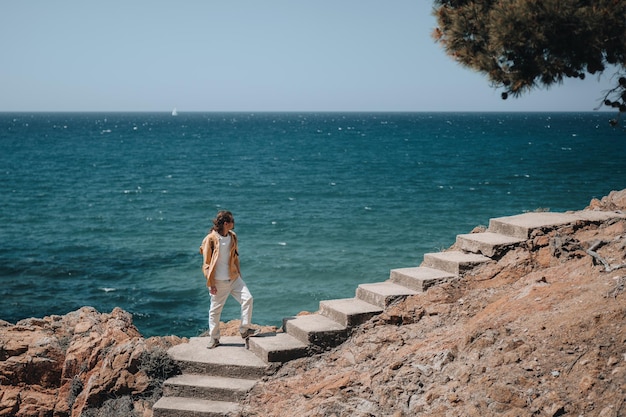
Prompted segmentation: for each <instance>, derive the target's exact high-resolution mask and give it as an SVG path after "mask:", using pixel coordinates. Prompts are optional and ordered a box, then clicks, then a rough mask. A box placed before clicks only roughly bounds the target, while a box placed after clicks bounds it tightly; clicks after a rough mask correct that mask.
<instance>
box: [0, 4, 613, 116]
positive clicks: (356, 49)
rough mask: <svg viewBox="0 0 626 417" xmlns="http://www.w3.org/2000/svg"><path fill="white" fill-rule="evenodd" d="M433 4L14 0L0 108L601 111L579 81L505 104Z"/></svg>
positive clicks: (1, 31)
mask: <svg viewBox="0 0 626 417" xmlns="http://www.w3.org/2000/svg"><path fill="white" fill-rule="evenodd" d="M431 9H432V2H431V1H428V0H412V1H408V0H393V1H382V0H378V1H373V0H339V1H338V0H334V1H330V0H316V1H294V0H290V1H287V0H264V1H260V0H246V1H238V0H221V1H214V0H187V1H185V0H181V1H173V0H170V1H160V0H150V1H147V0H123V1H120V0H110V1H97V2H96V1H87V0H67V1H66V0H55V1H52V0H38V1H35V0H16V1H4V2H3V3H2V6H0V46H1V48H0V50H1V51H2V58H1V64H0V111H171V109H172V108H173V107H177V108H178V110H179V112H183V111H518V110H529V111H533V110H537V111H570V110H572V111H591V110H593V109H594V107H596V105H597V103H598V99H599V98H601V97H600V96H601V93H602V91H603V90H605V89H606V88H607V86H608V82H609V75H610V74H607V75H605V76H604V77H603V78H602V80H601V81H600V82H599V81H598V79H597V78H596V77H591V76H589V77H587V80H585V81H579V80H570V81H568V82H566V83H565V84H564V85H562V86H557V87H554V88H552V89H550V90H548V91H540V90H537V91H535V92H533V93H531V94H530V95H527V96H526V97H523V98H521V99H509V100H506V101H503V100H501V99H500V92H499V91H496V90H494V89H492V88H491V87H490V86H489V84H488V82H487V81H486V79H485V78H484V77H483V76H481V75H479V74H477V73H474V72H472V71H470V70H467V69H465V68H463V67H461V66H459V65H458V64H456V63H455V62H453V61H452V60H451V59H450V58H448V57H447V56H446V55H445V54H444V52H443V50H442V49H441V48H440V47H439V46H438V45H436V44H435V43H434V42H433V40H432V38H431V37H430V33H431V31H432V29H433V27H435V19H434V17H433V16H432V14H431Z"/></svg>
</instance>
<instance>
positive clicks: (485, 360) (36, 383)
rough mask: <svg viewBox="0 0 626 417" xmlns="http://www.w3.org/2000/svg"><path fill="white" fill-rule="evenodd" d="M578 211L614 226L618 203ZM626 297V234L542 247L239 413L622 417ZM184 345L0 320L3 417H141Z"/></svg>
mask: <svg viewBox="0 0 626 417" xmlns="http://www.w3.org/2000/svg"><path fill="white" fill-rule="evenodd" d="M587 209H589V210H610V211H614V210H622V211H623V210H625V209H626V190H623V191H620V192H613V193H611V194H610V195H609V196H607V197H605V198H603V199H602V200H593V201H592V202H591V204H590V206H589V207H588V208H587ZM451 249H454V247H453V248H451ZM625 287H626V221H625V220H621V221H609V222H598V223H595V224H588V225H585V226H577V225H574V226H568V227H562V228H560V229H557V230H553V231H550V232H549V233H545V234H537V235H536V236H533V237H532V239H530V240H529V241H528V242H527V243H526V245H524V246H522V247H518V248H516V249H514V250H511V251H509V252H507V253H506V254H504V255H503V256H502V257H501V258H500V259H498V262H497V263H492V264H489V265H485V266H482V267H480V268H479V269H478V270H475V271H473V273H472V274H471V275H469V276H466V277H465V278H464V279H462V280H459V281H454V282H450V283H446V284H442V285H439V286H437V287H433V288H431V289H429V290H428V291H427V292H425V293H422V294H419V295H416V296H412V297H409V298H407V299H405V300H404V301H402V302H400V303H398V304H396V305H394V306H393V307H392V308H391V309H388V310H387V311H385V312H384V313H383V314H382V315H380V316H378V317H375V318H373V319H372V320H370V321H369V322H367V323H366V324H364V325H362V326H361V327H359V328H357V329H356V331H355V332H354V333H353V334H352V335H351V337H350V338H349V339H348V341H347V342H345V343H343V344H342V345H341V346H339V347H337V348H335V349H333V350H331V351H328V352H325V353H323V354H320V355H317V356H314V357H309V358H303V359H298V360H295V361H292V362H289V363H287V364H285V365H283V366H282V367H281V368H280V369H278V371H277V372H276V373H275V374H274V375H272V376H269V377H267V378H265V379H264V380H263V381H261V382H260V383H258V384H257V385H256V387H255V388H254V389H253V390H252V392H251V393H250V394H249V395H248V397H247V398H246V400H245V402H244V408H243V414H244V415H247V416H285V415H293V416H397V417H399V416H413V415H420V416H488V415H494V416H495V415H498V416H500V415H503V416H550V417H557V416H568V415H571V416H601V417H613V416H625V415H626V403H625V398H626V289H625ZM231 327H232V326H231ZM235 327H236V326H235ZM233 328H234V327H233ZM226 332H227V331H226ZM226 332H225V334H226ZM183 342H186V340H184V339H181V338H178V337H174V336H166V337H158V338H149V339H145V338H143V337H141V335H140V334H139V332H138V331H137V329H136V328H135V327H134V326H133V324H132V319H131V316H130V314H128V313H126V312H124V311H122V310H120V309H115V310H113V311H112V312H111V313H110V314H104V313H99V312H97V311H95V310H94V309H92V308H88V307H85V308H82V309H80V310H78V311H75V312H72V313H69V314H67V315H65V316H50V317H45V318H43V319H27V320H22V321H20V322H18V323H16V324H11V323H7V322H2V321H0V416H18V417H21V416H55V417H66V416H73V417H76V416H86V417H96V416H144V417H148V416H150V415H151V409H150V407H151V404H152V403H153V402H154V401H155V399H156V398H157V397H158V396H160V393H161V382H162V381H163V380H164V379H165V378H166V377H167V376H168V375H172V374H174V373H176V371H177V370H176V367H175V365H174V364H173V363H172V362H171V360H169V358H168V356H167V355H166V353H165V352H166V349H168V348H169V347H171V346H173V345H175V344H178V343H183Z"/></svg>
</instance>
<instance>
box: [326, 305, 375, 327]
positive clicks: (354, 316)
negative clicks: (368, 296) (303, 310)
mask: <svg viewBox="0 0 626 417" xmlns="http://www.w3.org/2000/svg"><path fill="white" fill-rule="evenodd" d="M382 312H383V309H382V308H381V307H379V306H377V305H375V304H371V303H368V302H367V301H364V300H361V299H358V298H343V299H335V300H323V301H320V314H322V315H323V316H326V317H328V318H330V319H331V320H334V321H336V322H338V323H340V324H341V325H342V326H346V327H354V326H358V325H360V324H363V323H364V322H366V321H367V320H369V319H370V318H372V317H373V316H375V315H378V314H380V313H382Z"/></svg>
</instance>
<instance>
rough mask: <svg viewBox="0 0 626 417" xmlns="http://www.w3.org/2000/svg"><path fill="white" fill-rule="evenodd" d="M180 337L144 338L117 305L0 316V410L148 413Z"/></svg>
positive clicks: (58, 414) (61, 415)
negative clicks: (105, 309) (16, 318)
mask: <svg viewBox="0 0 626 417" xmlns="http://www.w3.org/2000/svg"><path fill="white" fill-rule="evenodd" d="M181 342H183V339H180V338H178V337H173V336H170V337H155V338H149V339H144V338H143V337H142V336H141V335H140V334H139V332H138V331H137V329H136V328H135V326H134V325H133V324H132V318H131V315H130V314H129V313H127V312H125V311H123V310H121V309H119V308H116V309H114V310H113V311H112V312H111V313H110V314H102V313H99V312H97V311H96V310H95V309H93V308H90V307H83V308H81V309H80V310H77V311H74V312H72V313H69V314H66V315H64V316H49V317H45V318H43V319H34V318H31V319H25V320H22V321H20V322H18V323H16V324H15V325H12V324H10V323H8V322H4V321H0V416H15V417H21V416H54V417H66V416H72V417H78V416H98V415H111V413H109V414H106V413H104V411H103V412H100V411H99V410H100V409H102V410H108V411H109V412H111V411H113V412H114V413H115V414H114V415H138V416H141V415H144V416H149V415H151V414H152V413H151V405H152V403H153V402H154V401H155V400H156V398H158V396H160V393H161V381H162V380H163V379H165V378H166V377H167V376H168V375H169V374H172V373H175V372H176V370H175V369H174V368H173V367H172V365H171V361H170V360H169V357H168V356H167V354H166V350H167V349H168V348H169V347H171V346H173V345H175V344H178V343H181ZM154 397H156V398H154ZM133 413H134V414H133Z"/></svg>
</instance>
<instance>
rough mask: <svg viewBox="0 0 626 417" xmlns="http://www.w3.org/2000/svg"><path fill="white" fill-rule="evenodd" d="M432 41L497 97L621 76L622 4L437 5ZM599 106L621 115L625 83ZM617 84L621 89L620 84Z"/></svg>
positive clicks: (588, 0) (625, 24) (547, 0)
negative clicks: (483, 78) (611, 72)
mask: <svg viewBox="0 0 626 417" xmlns="http://www.w3.org/2000/svg"><path fill="white" fill-rule="evenodd" d="M434 4H435V9H434V13H435V16H436V18H437V22H438V25H439V27H438V28H437V29H435V31H434V33H433V37H434V38H435V39H436V41H437V42H439V43H440V44H441V45H442V46H443V47H444V48H445V51H446V53H447V54H448V55H449V56H451V57H452V58H454V59H455V60H456V61H458V62H459V63H461V64H463V65H464V66H467V67H469V68H471V69H473V70H476V71H479V72H482V73H484V74H486V75H487V77H488V79H489V81H490V82H491V83H492V84H493V85H494V87H496V88H502V89H503V90H504V91H503V93H502V98H503V99H506V98H507V97H508V96H509V95H512V96H519V95H520V94H523V93H525V92H528V91H530V90H531V89H533V88H536V87H540V86H543V87H550V86H551V85H553V84H555V83H561V82H562V81H563V80H564V79H565V78H581V79H584V78H585V76H586V74H601V73H603V72H604V71H605V70H606V69H608V68H617V71H623V70H625V69H626V1H624V0H435V2H434ZM615 78H616V81H617V82H616V86H615V88H614V89H612V90H611V91H609V92H605V97H604V104H605V105H609V106H611V107H614V108H617V109H619V111H620V112H624V111H626V100H625V99H626V79H623V77H621V78H619V81H618V77H615ZM622 79H623V80H624V82H622Z"/></svg>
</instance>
